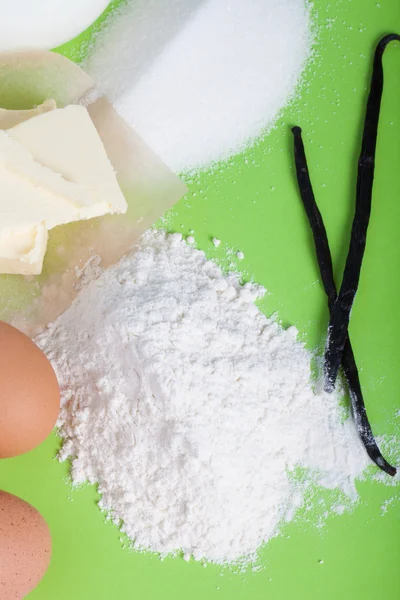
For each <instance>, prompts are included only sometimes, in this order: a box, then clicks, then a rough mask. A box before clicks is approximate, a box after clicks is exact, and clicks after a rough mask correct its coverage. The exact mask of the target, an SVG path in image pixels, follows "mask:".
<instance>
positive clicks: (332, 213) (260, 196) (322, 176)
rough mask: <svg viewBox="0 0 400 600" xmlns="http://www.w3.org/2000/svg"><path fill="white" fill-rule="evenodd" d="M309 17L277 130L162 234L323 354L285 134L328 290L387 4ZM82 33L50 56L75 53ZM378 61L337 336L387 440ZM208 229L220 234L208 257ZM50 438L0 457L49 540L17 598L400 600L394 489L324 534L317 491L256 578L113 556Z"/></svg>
mask: <svg viewBox="0 0 400 600" xmlns="http://www.w3.org/2000/svg"><path fill="white" fill-rule="evenodd" d="M312 12H313V15H314V18H315V22H316V25H317V27H316V56H315V59H314V61H313V62H312V63H311V64H310V65H309V66H308V68H307V70H306V72H305V75H304V78H303V82H302V84H301V85H300V86H299V88H298V91H297V93H296V96H295V99H294V101H293V102H292V103H291V105H290V106H288V107H286V108H285V109H284V110H283V112H282V115H281V118H280V119H279V121H278V123H277V127H276V128H275V129H274V130H273V131H272V132H271V133H270V134H269V135H268V136H267V137H265V139H263V140H262V141H260V142H259V143H258V144H257V145H256V146H255V147H254V148H252V149H250V150H249V151H247V152H245V153H243V154H241V155H239V156H237V157H235V158H234V159H232V160H231V161H229V163H228V164H224V165H221V168H220V169H219V168H218V169H214V170H213V172H208V173H201V174H199V175H198V176H196V177H195V178H193V179H192V180H189V182H187V183H188V185H189V189H190V192H189V193H188V194H187V196H186V197H185V198H184V199H182V200H181V201H180V202H179V203H178V204H177V205H176V206H175V208H174V209H173V210H172V211H171V212H170V213H169V214H168V215H167V217H166V219H165V221H164V226H167V228H168V229H169V230H171V231H179V232H181V233H182V234H184V235H189V232H190V233H191V230H193V231H194V233H193V234H192V233H191V234H192V235H194V237H195V239H196V244H197V245H198V247H199V248H201V249H203V250H205V251H206V253H207V255H208V256H209V257H211V258H216V259H217V260H219V261H221V263H222V264H224V265H225V266H227V263H226V260H225V258H224V257H225V254H226V250H227V248H233V249H234V250H241V251H243V252H244V254H245V258H244V260H242V261H237V268H238V269H239V270H241V271H242V272H243V277H244V279H245V280H246V279H249V278H251V279H254V280H255V281H257V282H258V283H261V284H263V285H264V286H265V287H266V288H267V289H268V292H269V294H268V295H267V296H266V297H265V298H264V299H263V301H262V302H261V303H260V307H261V308H262V310H264V311H265V312H266V314H268V315H271V314H273V313H276V314H277V316H278V318H279V319H280V321H281V322H282V324H283V325H284V326H286V325H296V327H297V328H298V329H299V332H300V336H301V338H302V339H303V340H305V342H306V344H307V345H308V347H309V348H310V349H315V348H319V350H320V351H322V347H323V340H324V335H325V331H326V324H327V318H328V313H327V308H326V300H325V296H324V292H323V289H322V286H321V283H320V281H319V277H318V275H319V274H318V267H317V264H316V260H315V255H314V248H313V243H312V237H311V234H310V231H309V227H308V223H307V220H306V217H305V215H304V212H303V208H302V205H301V202H300V199H299V195H298V191H297V187H296V182H295V179H294V168H293V160H292V139H291V133H290V126H292V125H294V124H298V125H300V126H302V128H303V132H304V141H305V144H306V150H307V154H308V159H309V165H310V171H311V176H312V180H313V184H314V189H315V194H316V198H317V202H318V204H319V206H320V209H321V212H322V213H323V217H324V219H325V223H326V227H327V231H328V236H329V241H330V244H331V249H332V255H333V260H334V265H335V274H336V278H337V282H338V283H340V279H341V274H342V269H343V264H344V260H345V257H346V254H347V248H348V241H349V234H350V229H351V221H352V216H353V210H354V199H355V179H356V167H357V158H358V153H359V146H360V139H361V126H362V120H363V115H364V107H365V102H366V95H367V87H368V85H369V78H370V71H371V63H372V52H373V49H374V47H375V44H376V42H377V41H378V39H379V38H380V37H381V36H382V35H384V34H386V33H389V32H391V31H395V32H397V33H399V32H400V4H399V2H398V0H380V2H376V1H375V0H335V1H332V0H331V1H329V0H315V2H314V5H313V9H312ZM90 35H91V33H90V32H89V33H86V34H84V35H82V36H80V37H79V38H78V39H77V40H75V41H74V42H72V43H70V44H69V45H67V46H66V47H63V48H62V49H59V51H62V52H63V53H65V54H66V55H67V56H69V57H70V58H74V59H75V60H77V59H79V58H81V57H82V56H83V55H84V52H85V48H86V44H87V41H88V40H89V39H90ZM384 68H385V77H386V80H385V90H384V98H383V104H382V113H381V121H380V130H379V140H378V148H377V164H376V169H377V171H376V180H375V186H374V196H373V209H372V210H373V212H372V220H371V225H370V229H369V233H368V242H367V250H366V255H365V261H364V265H363V269H362V275H361V284H360V288H359V292H358V294H357V297H356V302H355V306H354V310H353V313H352V320H351V327H350V332H351V337H352V342H353V347H354V352H355V356H356V359H357V362H358V366H359V368H360V376H361V383H362V385H363V389H364V393H365V401H366V404H367V408H368V412H369V415H370V419H371V423H372V425H373V428H374V431H375V433H376V434H377V435H385V436H391V435H396V434H397V435H399V434H400V416H399V415H400V411H399V409H400V368H399V366H400V345H399V344H398V339H399V337H400V317H399V315H398V304H399V294H400V236H399V230H400V198H399V190H400V168H399V165H400V94H399V90H400V45H399V44H392V45H391V46H390V47H389V48H388V49H387V51H386V54H385V59H384ZM161 225H162V224H161ZM214 236H215V237H217V238H219V239H221V240H222V243H221V245H220V246H219V248H218V249H215V248H214V246H213V244H212V238H213V237H214ZM396 415H397V416H396ZM58 444H59V442H58V440H57V439H56V437H55V436H51V437H50V438H48V439H47V440H46V442H45V443H44V444H42V445H41V446H40V447H39V448H37V449H36V450H34V451H32V452H30V453H29V454H27V455H25V456H22V457H18V458H14V459H8V460H3V461H1V463H0V488H1V489H4V490H7V491H9V492H12V493H14V494H16V495H18V496H21V497H22V498H24V499H25V500H27V501H28V502H30V503H32V504H33V505H34V506H36V507H37V508H38V510H39V511H40V512H41V513H42V514H43V516H44V517H45V519H46V520H47V522H48V523H49V526H50V529H51V532H52V537H53V558H52V562H51V566H50V568H49V570H48V572H47V574H46V576H45V578H44V579H43V581H42V582H41V584H40V585H39V586H38V587H37V589H36V590H35V591H34V592H32V594H31V595H30V596H29V600H71V599H73V600H111V599H113V600H114V599H115V600H131V599H132V600H133V599H136V598H138V599H140V600H187V599H190V600H205V599H207V600H214V599H215V600H217V599H218V600H244V599H246V600H261V599H265V600H288V599H292V598H296V599H298V600H306V599H307V600H317V599H320V598H321V599H322V598H323V599H324V600H334V599H335V600H337V598H340V599H341V600H359V599H360V600H361V599H363V600H375V599H384V600H398V599H399V598H400V569H399V563H400V488H399V486H397V487H396V486H395V485H393V486H386V485H383V484H382V483H377V482H372V481H365V482H362V483H360V484H359V485H358V489H359V493H360V501H359V503H358V505H357V506H356V507H355V508H354V509H353V510H352V511H351V512H350V513H346V514H344V515H330V516H328V518H327V520H326V524H325V526H324V527H322V528H321V527H319V526H318V523H319V520H320V516H321V513H323V512H324V510H326V503H328V505H329V494H325V495H321V500H322V504H321V505H318V506H317V507H316V508H315V510H313V511H311V514H310V513H307V515H306V519H305V520H296V521H295V522H293V523H291V524H288V525H285V526H284V527H283V528H282V535H281V536H280V537H278V538H275V539H273V540H271V541H270V542H269V543H268V544H267V545H266V547H265V548H264V549H263V550H262V553H261V554H262V560H261V564H262V566H263V567H264V568H263V569H262V570H261V571H260V572H255V571H252V570H249V571H247V572H245V573H234V572H232V571H230V570H228V569H221V568H220V567H217V566H213V565H208V566H206V567H204V566H202V565H201V564H199V563H195V562H193V561H191V562H189V563H185V562H184V561H183V560H182V559H181V558H175V559H166V560H164V561H160V560H159V559H158V558H157V557H155V556H150V555H148V554H138V553H134V552H132V551H129V550H128V549H126V548H124V547H123V544H124V540H122V541H121V539H120V538H121V534H120V532H119V531H118V529H117V528H116V527H114V526H113V525H112V524H110V523H107V522H105V517H104V515H103V514H102V513H101V512H100V510H99V509H98V508H97V507H96V500H97V499H98V496H97V493H96V491H95V490H94V488H93V487H89V486H88V487H85V488H83V489H79V490H72V489H71V486H70V484H69V482H68V477H67V475H68V465H66V464H59V463H58V462H57V461H56V460H55V458H54V456H55V454H56V451H57V448H58ZM398 454H399V453H398ZM372 471H374V468H372ZM385 480H386V481H387V478H386V479H385ZM324 498H325V504H324V502H323V501H324ZM322 561H323V562H322Z"/></svg>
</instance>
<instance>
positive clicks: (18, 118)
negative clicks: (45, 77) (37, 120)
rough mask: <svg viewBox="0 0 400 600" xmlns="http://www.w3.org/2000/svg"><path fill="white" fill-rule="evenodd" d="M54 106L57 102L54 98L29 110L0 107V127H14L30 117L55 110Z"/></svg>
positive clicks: (55, 106)
mask: <svg viewBox="0 0 400 600" xmlns="http://www.w3.org/2000/svg"><path fill="white" fill-rule="evenodd" d="M56 108H57V104H56V101H55V100H45V102H43V104H40V105H39V106H37V107H36V108H31V109H29V110H8V109H6V108H0V129H10V127H14V126H15V125H18V124H19V123H23V122H24V121H27V120H28V119H32V117H36V116H37V115H41V114H42V113H45V112H49V111H51V110H55V109H56Z"/></svg>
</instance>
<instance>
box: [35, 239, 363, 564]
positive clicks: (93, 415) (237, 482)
mask: <svg viewBox="0 0 400 600" xmlns="http://www.w3.org/2000/svg"><path fill="white" fill-rule="evenodd" d="M263 291H264V290H263V289H262V288H260V287H258V286H257V285H253V284H250V283H248V284H246V285H244V286H242V285H240V283H239V281H238V278H237V277H236V276H234V275H230V276H225V275H224V274H223V273H222V272H221V270H220V268H219V267H218V266H217V265H216V264H215V263H213V262H210V261H208V260H207V259H206V256H205V255H204V253H203V252H200V251H198V250H196V249H194V248H193V246H190V245H188V244H186V243H185V242H184V241H182V239H181V236H180V235H179V234H174V235H165V234H164V233H163V232H157V231H151V232H148V233H147V234H146V235H145V236H144V238H143V239H142V241H141V245H140V246H139V247H138V248H137V249H136V250H135V251H134V252H133V253H132V254H131V255H130V256H127V257H125V258H123V259H122V260H121V261H120V263H119V264H117V265H115V266H113V267H111V268H110V269H109V270H107V271H105V272H104V273H103V274H102V275H100V277H99V278H98V279H97V280H96V281H93V282H91V283H89V284H88V285H87V286H86V287H85V288H84V289H83V290H82V291H81V293H80V295H79V297H78V298H77V299H76V300H75V302H74V303H73V305H72V306H71V307H70V308H69V309H68V310H67V311H66V312H65V313H64V314H63V315H62V316H61V317H59V319H58V320H57V321H56V322H55V323H54V324H53V325H51V326H50V328H49V329H47V330H46V331H45V332H44V333H42V334H41V335H40V336H39V337H38V338H37V340H36V341H37V342H38V343H39V345H40V347H41V348H42V349H43V350H44V351H45V352H46V354H47V355H48V357H49V358H50V359H51V361H52V363H53V365H54V367H55V369H56V372H57V375H58V377H59V381H60V385H61V391H62V407H61V414H60V420H59V428H60V435H61V437H62V439H63V446H62V450H61V453H60V458H61V459H62V460H63V459H66V458H68V457H70V458H71V460H72V477H73V481H74V482H75V483H81V482H83V481H86V480H87V481H89V482H91V483H95V482H98V485H99V491H100V494H101V500H100V507H101V508H102V509H104V510H107V511H109V513H110V515H111V518H112V519H113V520H114V521H115V522H116V523H117V524H119V525H121V524H122V525H121V529H122V531H124V532H125V533H126V534H127V535H128V536H129V537H130V538H131V540H132V541H133V543H134V546H135V547H136V548H138V549H145V550H150V551H155V552H159V553H161V554H166V553H171V552H172V553H173V552H175V551H178V550H182V551H183V552H184V554H185V556H186V557H187V558H188V557H189V556H191V555H193V556H194V557H195V558H196V559H206V560H209V561H214V562H217V563H225V562H230V561H235V560H238V559H240V558H241V557H247V558H253V557H254V553H255V552H256V551H257V549H258V548H259V547H260V545H261V544H262V543H263V542H265V541H267V540H269V539H270V538H271V537H272V536H274V535H276V533H277V531H278V527H279V523H280V522H281V521H282V520H288V519H290V518H292V516H293V514H294V513H295V511H296V509H297V508H298V507H299V506H300V505H301V504H302V501H303V493H304V487H301V486H299V485H296V483H295V482H294V481H293V478H292V477H291V475H290V474H291V472H292V471H293V470H295V469H296V468H297V467H303V468H304V469H307V470H308V471H307V472H308V473H309V481H314V482H315V483H317V484H320V485H322V486H325V487H326V488H329V489H332V488H338V489H340V490H342V491H343V492H344V493H345V494H347V495H348V496H349V498H350V499H355V498H356V496H357V494H356V489H355V485H354V482H355V478H356V477H357V476H359V475H360V474H361V473H362V471H363V470H364V468H365V467H366V465H367V457H366V455H365V452H364V450H363V448H362V447H361V446H360V443H359V441H358V438H357V435H356V432H355V428H354V424H353V422H352V420H351V419H348V420H346V421H344V422H342V419H341V412H340V409H339V401H338V397H337V395H336V394H335V393H333V394H331V395H329V394H326V393H325V392H323V391H321V392H318V391H316V390H314V384H313V383H312V382H311V381H310V358H311V356H310V354H309V352H308V351H306V349H305V348H304V346H303V345H302V344H300V343H299V342H298V341H296V334H297V332H296V330H295V329H294V328H290V329H288V330H286V331H284V330H282V329H280V328H279V326H278V325H277V324H276V323H275V322H274V321H273V320H271V319H267V318H266V317H265V316H264V315H263V314H262V313H261V312H260V311H259V310H258V308H257V307H256V305H255V304H254V301H255V300H256V299H257V298H259V297H260V296H262V294H263Z"/></svg>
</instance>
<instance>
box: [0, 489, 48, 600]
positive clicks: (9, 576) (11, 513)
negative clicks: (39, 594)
mask: <svg viewBox="0 0 400 600" xmlns="http://www.w3.org/2000/svg"><path fill="white" fill-rule="evenodd" d="M50 558H51V537H50V532H49V528H48V526H47V524H46V521H45V520H44V519H43V517H42V516H41V515H40V513H39V512H38V511H37V510H36V509H35V508H34V507H33V506H31V505H30V504H28V503H27V502H24V500H21V498H18V497H17V496H13V495H12V494H8V493H7V492H2V491H0V590H1V594H0V597H1V600H21V599H22V598H25V596H26V595H27V594H29V592H31V591H32V590H33V589H34V588H35V587H36V586H37V584H38V583H39V581H40V580H41V579H42V577H43V575H44V574H45V572H46V570H47V568H48V566H49V563H50Z"/></svg>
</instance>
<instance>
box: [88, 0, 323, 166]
mask: <svg viewBox="0 0 400 600" xmlns="http://www.w3.org/2000/svg"><path fill="white" fill-rule="evenodd" d="M310 48H311V34H310V19H309V13H308V9H307V7H306V1H305V0H246V1H245V2H244V1H243V0H229V2H227V1H226V0H206V1H204V0H203V1H202V0H172V1H171V2H167V3H163V2H160V1H159V0H137V1H133V0H129V1H128V3H127V5H126V6H125V7H124V8H122V9H121V10H120V11H117V12H116V13H115V15H114V17H113V18H112V19H111V20H110V22H109V24H108V26H107V27H106V28H105V29H104V31H103V32H102V33H101V34H100V35H99V36H98V38H97V42H96V43H95V44H94V46H93V48H92V50H91V51H90V53H89V56H88V58H87V60H86V62H85V64H84V65H83V66H84V68H85V69H86V70H87V71H88V72H89V73H90V74H91V75H92V76H93V77H94V78H95V79H96V80H97V82H98V84H99V86H100V87H101V88H102V89H103V90H104V91H105V92H106V93H107V94H108V96H109V97H110V98H111V100H112V101H113V102H114V104H115V106H116V108H117V110H118V111H119V112H120V114H121V115H122V116H123V117H124V118H125V119H126V120H127V122H128V123H129V124H130V125H132V126H134V127H135V128H136V129H137V131H138V132H139V134H141V135H142V137H143V138H144V140H145V141H146V142H147V143H148V144H149V145H150V146H151V147H152V148H153V149H154V150H155V151H156V152H157V153H158V154H159V155H160V157H161V158H162V159H163V160H164V162H165V163H166V164H167V165H169V166H170V167H171V168H172V169H173V170H175V171H184V170H188V169H193V168H201V167H206V166H207V165H209V164H210V163H212V162H213V161H217V160H221V159H225V158H226V157H228V156H229V155H232V154H234V153H236V152H239V151H240V150H242V149H243V148H244V147H245V146H246V145H247V144H249V143H251V142H252V141H253V140H254V139H255V138H256V137H257V136H259V135H260V134H261V133H262V132H263V131H266V130H267V129H268V128H269V127H270V126H271V125H272V124H273V123H274V121H275V119H276V117H277V114H278V112H279V110H280V109H281V108H282V107H283V106H284V105H285V103H286V102H287V101H288V100H289V98H290V96H291V95H292V93H293V91H294V88H295V86H296V83H297V82H298V80H299V76H300V73H301V71H302V69H303V67H304V64H305V61H306V59H307V57H308V56H309V53H310Z"/></svg>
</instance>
